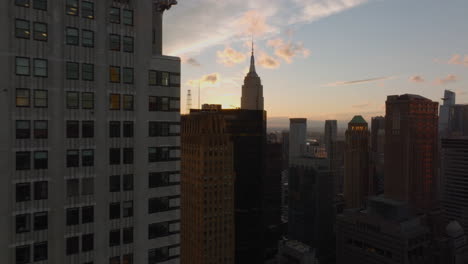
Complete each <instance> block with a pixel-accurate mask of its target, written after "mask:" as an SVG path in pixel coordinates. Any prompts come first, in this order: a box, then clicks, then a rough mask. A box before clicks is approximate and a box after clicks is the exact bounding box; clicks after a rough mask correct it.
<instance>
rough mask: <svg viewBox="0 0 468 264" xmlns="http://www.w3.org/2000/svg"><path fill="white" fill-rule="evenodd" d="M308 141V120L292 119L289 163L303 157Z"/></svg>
mask: <svg viewBox="0 0 468 264" xmlns="http://www.w3.org/2000/svg"><path fill="white" fill-rule="evenodd" d="M306 141H307V119H305V118H291V119H290V125H289V161H290V163H291V161H292V160H293V159H295V158H297V157H300V156H302V153H303V151H304V147H305V144H306Z"/></svg>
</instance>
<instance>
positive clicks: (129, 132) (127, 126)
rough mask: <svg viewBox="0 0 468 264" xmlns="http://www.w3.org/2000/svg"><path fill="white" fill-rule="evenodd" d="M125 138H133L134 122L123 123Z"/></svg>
mask: <svg viewBox="0 0 468 264" xmlns="http://www.w3.org/2000/svg"><path fill="white" fill-rule="evenodd" d="M123 136H124V137H126V138H131V137H133V122H132V121H125V122H123Z"/></svg>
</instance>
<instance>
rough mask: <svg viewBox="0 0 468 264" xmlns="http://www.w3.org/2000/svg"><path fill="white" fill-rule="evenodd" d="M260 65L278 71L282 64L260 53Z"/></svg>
mask: <svg viewBox="0 0 468 264" xmlns="http://www.w3.org/2000/svg"><path fill="white" fill-rule="evenodd" d="M258 64H259V65H260V66H262V67H264V68H267V69H277V68H279V66H280V65H281V63H280V62H279V61H278V60H277V59H276V58H274V57H272V56H270V55H268V54H266V53H264V52H262V53H260V56H259V59H258Z"/></svg>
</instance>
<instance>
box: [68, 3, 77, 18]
mask: <svg viewBox="0 0 468 264" xmlns="http://www.w3.org/2000/svg"><path fill="white" fill-rule="evenodd" d="M65 12H66V13H67V15H70V16H77V15H78V0H67V2H66V4H65Z"/></svg>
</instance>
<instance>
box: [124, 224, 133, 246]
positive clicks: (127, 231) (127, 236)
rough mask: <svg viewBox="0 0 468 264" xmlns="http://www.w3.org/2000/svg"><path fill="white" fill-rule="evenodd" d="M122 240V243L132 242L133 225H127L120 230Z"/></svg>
mask: <svg viewBox="0 0 468 264" xmlns="http://www.w3.org/2000/svg"><path fill="white" fill-rule="evenodd" d="M122 238H123V239H122V242H123V243H124V244H130V243H133V227H127V228H124V229H123V230H122Z"/></svg>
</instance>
